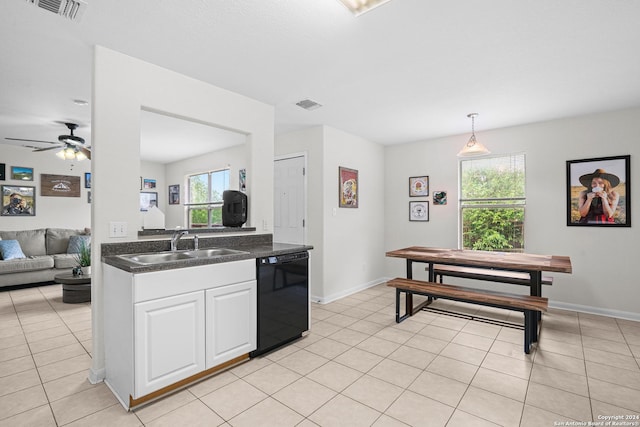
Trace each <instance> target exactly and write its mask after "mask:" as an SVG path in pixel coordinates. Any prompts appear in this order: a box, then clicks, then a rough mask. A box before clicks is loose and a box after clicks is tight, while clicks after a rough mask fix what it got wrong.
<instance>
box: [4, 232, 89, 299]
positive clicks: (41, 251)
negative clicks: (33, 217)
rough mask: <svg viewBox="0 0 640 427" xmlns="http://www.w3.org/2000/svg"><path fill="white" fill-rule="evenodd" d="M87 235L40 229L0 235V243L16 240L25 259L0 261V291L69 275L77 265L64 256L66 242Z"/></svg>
mask: <svg viewBox="0 0 640 427" xmlns="http://www.w3.org/2000/svg"><path fill="white" fill-rule="evenodd" d="M74 235H85V236H88V235H89V230H88V229H85V230H72V229H66V228H40V229H37V230H20V231H0V239H2V240H17V241H18V242H19V243H20V247H21V249H22V252H23V253H24V255H25V256H26V258H21V259H11V260H0V288H2V287H3V286H12V285H22V284H28V283H39V282H48V281H52V280H53V278H54V276H55V275H57V274H60V273H70V272H71V270H72V269H73V268H74V267H76V266H77V265H78V262H77V261H76V258H75V255H74V254H69V253H67V250H68V247H69V238H70V237H71V236H74Z"/></svg>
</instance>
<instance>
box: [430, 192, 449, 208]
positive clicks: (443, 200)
mask: <svg viewBox="0 0 640 427" xmlns="http://www.w3.org/2000/svg"><path fill="white" fill-rule="evenodd" d="M433 204H434V205H446V204H447V192H446V191H434V192H433Z"/></svg>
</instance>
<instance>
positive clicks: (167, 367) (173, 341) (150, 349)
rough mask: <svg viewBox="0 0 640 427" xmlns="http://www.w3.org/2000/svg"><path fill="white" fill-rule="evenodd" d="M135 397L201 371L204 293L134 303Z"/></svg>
mask: <svg viewBox="0 0 640 427" xmlns="http://www.w3.org/2000/svg"><path fill="white" fill-rule="evenodd" d="M134 311H135V319H134V322H135V332H136V334H135V344H134V346H135V394H136V396H135V397H136V398H137V397H140V396H144V395H146V394H149V393H151V392H152V391H155V390H158V389H160V388H162V387H165V386H167V385H170V384H173V383H175V382H177V381H180V380H182V379H184V378H187V377H189V376H191V375H194V374H197V373H198V372H200V371H203V370H204V369H205V368H204V362H205V344H204V340H205V333H204V320H205V301H204V292H203V291H198V292H191V293H188V294H182V295H177V296H172V297H167V298H160V299H156V300H152V301H147V302H142V303H138V304H135V309H134Z"/></svg>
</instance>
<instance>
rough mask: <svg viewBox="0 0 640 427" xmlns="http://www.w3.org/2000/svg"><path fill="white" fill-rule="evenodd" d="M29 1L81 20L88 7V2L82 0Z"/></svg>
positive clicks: (75, 19)
mask: <svg viewBox="0 0 640 427" xmlns="http://www.w3.org/2000/svg"><path fill="white" fill-rule="evenodd" d="M27 3H31V4H33V5H36V6H38V7H39V8H40V9H44V10H46V11H49V12H53V13H55V14H56V15H60V16H63V17H65V18H68V19H70V20H72V21H79V20H80V18H82V14H83V13H84V10H85V9H86V7H87V4H86V3H84V2H82V1H80V0H27Z"/></svg>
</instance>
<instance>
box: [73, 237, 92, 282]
mask: <svg viewBox="0 0 640 427" xmlns="http://www.w3.org/2000/svg"><path fill="white" fill-rule="evenodd" d="M79 249H80V252H78V253H77V254H76V260H77V261H78V266H79V267H80V269H81V270H82V274H83V275H85V276H88V275H90V274H91V246H89V245H87V244H86V243H85V242H82V243H81V244H80V248H79Z"/></svg>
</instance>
